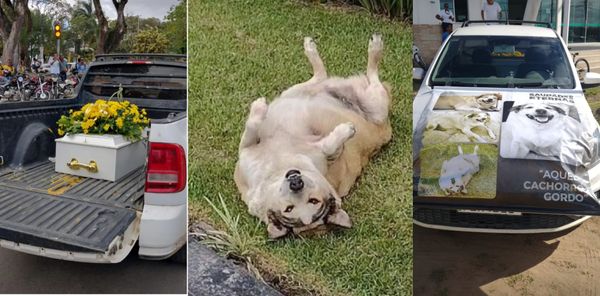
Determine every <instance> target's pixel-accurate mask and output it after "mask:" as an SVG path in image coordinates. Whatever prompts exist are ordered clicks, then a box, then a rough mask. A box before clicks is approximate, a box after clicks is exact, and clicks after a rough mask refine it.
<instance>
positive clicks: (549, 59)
mask: <svg viewBox="0 0 600 296" xmlns="http://www.w3.org/2000/svg"><path fill="white" fill-rule="evenodd" d="M541 25H543V24H540V23H525V22H523V23H519V24H518V25H516V24H514V23H512V22H511V24H484V23H478V22H466V23H465V25H464V26H463V27H462V28H459V29H457V30H456V31H455V32H454V33H452V34H451V35H450V36H449V37H448V38H447V40H446V41H445V42H444V43H443V45H442V46H441V48H440V50H439V51H438V53H437V55H436V57H435V58H434V60H433V62H432V64H431V66H430V67H429V69H428V70H427V72H426V73H425V71H423V70H421V69H413V78H414V79H416V80H422V84H421V86H420V88H419V90H418V93H417V95H416V97H415V98H414V101H413V142H414V146H413V160H414V172H415V173H414V176H413V180H414V182H413V183H414V189H413V204H414V210H413V221H414V223H415V224H416V225H419V226H422V227H428V228H435V229H443V230H456V231H469V232H490V233H540V232H555V231H560V230H564V229H567V228H570V227H574V226H576V225H579V224H581V223H582V222H583V221H585V220H586V219H588V218H589V217H590V215H600V202H599V200H598V197H597V195H596V194H595V192H598V191H599V190H600V166H598V165H597V163H598V160H599V159H598V155H599V153H598V147H599V144H598V143H599V141H598V139H599V138H600V132H599V131H598V124H597V122H596V121H595V119H594V117H593V114H592V111H591V110H590V107H589V105H588V104H587V102H586V100H585V97H584V93H583V88H585V87H591V86H597V85H599V84H600V75H599V74H596V73H585V78H584V80H583V81H582V82H580V81H579V79H578V76H577V71H576V69H575V67H574V66H573V60H572V57H571V55H570V53H569V51H568V49H567V46H566V44H565V42H564V41H563V40H562V39H561V38H560V36H559V35H558V34H557V33H556V32H555V31H554V30H552V29H551V28H550V26H549V25H547V24H545V25H547V26H546V27H542V26H541ZM475 120H478V121H475ZM550 122H551V123H552V124H553V125H550V124H549V123H550ZM551 126H552V127H551ZM475 133H476V134H475ZM553 145H554V146H553ZM463 150H464V152H463ZM452 166H454V167H452Z"/></svg>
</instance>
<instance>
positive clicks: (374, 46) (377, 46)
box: [369, 33, 383, 54]
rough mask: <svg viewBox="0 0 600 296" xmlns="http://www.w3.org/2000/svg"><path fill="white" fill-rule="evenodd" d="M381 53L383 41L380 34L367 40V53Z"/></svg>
mask: <svg viewBox="0 0 600 296" xmlns="http://www.w3.org/2000/svg"><path fill="white" fill-rule="evenodd" d="M382 51H383V39H382V38H381V34H379V33H375V34H373V36H371V39H370V40H369V53H370V54H373V53H381V52H382Z"/></svg>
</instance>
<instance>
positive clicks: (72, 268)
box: [0, 248, 186, 294]
mask: <svg viewBox="0 0 600 296" xmlns="http://www.w3.org/2000/svg"><path fill="white" fill-rule="evenodd" d="M2 293H30V294H33V293H94V294H102V293H119V294H121V293H124V294H127V293H165V294H167V293H168V294H184V293H186V267H185V265H184V264H178V263H174V262H170V261H145V260H141V259H139V258H137V256H129V257H128V258H127V259H125V260H124V261H123V262H121V263H119V264H110V265H104V264H85V263H76V262H67V261H60V260H54V259H49V258H43V257H38V256H32V255H27V254H23V253H19V252H15V251H11V250H6V249H2V248H0V294H2Z"/></svg>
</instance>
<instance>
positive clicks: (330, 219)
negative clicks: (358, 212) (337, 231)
mask: <svg viewBox="0 0 600 296" xmlns="http://www.w3.org/2000/svg"><path fill="white" fill-rule="evenodd" d="M327 223H329V224H333V225H337V226H341V227H344V228H351V227H352V221H351V220H350V216H349V215H348V213H346V211H344V210H342V209H340V208H337V210H336V211H335V212H334V213H332V214H330V215H329V216H327Z"/></svg>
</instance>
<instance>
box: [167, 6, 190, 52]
mask: <svg viewBox="0 0 600 296" xmlns="http://www.w3.org/2000/svg"><path fill="white" fill-rule="evenodd" d="M165 19H166V22H165V31H166V32H167V35H168V36H169V40H170V41H171V42H170V44H171V46H170V50H171V51H172V52H177V53H182V54H185V53H186V51H187V50H186V49H187V31H186V28H187V0H181V1H180V2H179V4H177V5H175V6H173V7H171V10H170V11H169V14H168V15H167V16H166V17H165Z"/></svg>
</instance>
